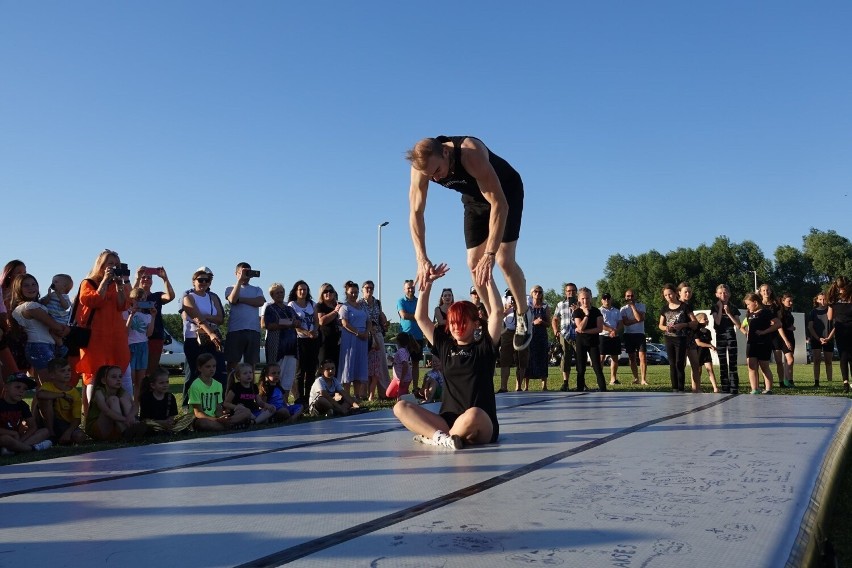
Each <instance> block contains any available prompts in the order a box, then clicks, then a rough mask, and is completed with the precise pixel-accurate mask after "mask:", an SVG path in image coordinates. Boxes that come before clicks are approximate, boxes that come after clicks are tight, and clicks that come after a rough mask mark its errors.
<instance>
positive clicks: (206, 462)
mask: <svg viewBox="0 0 852 568" xmlns="http://www.w3.org/2000/svg"><path fill="white" fill-rule="evenodd" d="M584 394H586V393H578V394H575V395H570V396H571V397H576V396H582V395H584ZM551 400H554V399H552V398H542V399H536V400H532V401H529V402H522V403H520V404H513V405H510V406H504V407H502V408H520V407H522V406H530V405H533V404H540V403H542V402H548V401H551ZM395 430H405V426H402V425H399V426H394V427H393V428H385V429H383V430H373V431H370V432H361V433H360V434H349V435H341V436H335V437H334V438H329V439H326V440H316V441H313V442H303V443H301V444H292V445H289V446H279V447H277V448H269V449H267V450H257V451H254V452H244V453H241V454H234V455H231V456H223V457H220V458H211V459H208V460H201V461H194V462H190V463H184V464H179V465H172V466H168V467H159V468H155V469H146V470H143V471H134V472H132V473H119V474H115V475H107V476H104V477H98V478H94V479H81V480H79V481H68V482H65V483H56V484H54V485H41V486H39V487H29V488H27V489H18V490H16V491H6V492H3V493H0V499H4V498H6V497H14V496H16V495H28V494H30V493H40V492H42V491H53V490H55V489H67V488H69V487H82V486H84V485H93V484H95V483H104V482H106V481H117V480H120V479H129V478H132V477H142V476H144V475H153V474H157V473H165V472H167V471H177V470H181V469H189V468H192V467H198V466H204V465H211V464H216V463H222V462H228V461H234V460H241V459H244V458H253V457H256V456H262V455H266V454H274V453H276V452H285V451H289V450H298V449H301V448H309V447H312V446H321V445H323V444H331V443H334V442H342V441H345V440H354V439H356V438H364V437H367V436H374V435H376V434H385V433H387V432H393V431H395Z"/></svg>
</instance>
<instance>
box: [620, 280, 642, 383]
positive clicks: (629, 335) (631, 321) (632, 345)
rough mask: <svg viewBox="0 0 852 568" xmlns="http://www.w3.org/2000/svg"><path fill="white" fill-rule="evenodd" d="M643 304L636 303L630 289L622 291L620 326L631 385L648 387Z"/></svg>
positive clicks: (632, 291) (634, 295)
mask: <svg viewBox="0 0 852 568" xmlns="http://www.w3.org/2000/svg"><path fill="white" fill-rule="evenodd" d="M645 311H646V308H645V304H643V303H642V302H637V301H636V292H635V291H634V290H633V289H632V288H628V289H627V290H625V291H624V305H623V306H621V312H620V313H621V324H622V325H623V326H624V335H623V337H624V350H625V351H627V357H628V359H629V360H630V371H631V372H632V373H633V384H634V385H639V384H641V385H642V386H648V362H647V359H646V358H645V355H646V352H647V349H648V348H647V339H645Z"/></svg>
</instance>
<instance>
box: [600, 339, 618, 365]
mask: <svg viewBox="0 0 852 568" xmlns="http://www.w3.org/2000/svg"><path fill="white" fill-rule="evenodd" d="M600 346H601V355H612V356H614V357H616V361H617V360H618V359H617V358H618V356H619V355H621V339H620V338H618V337H609V336H606V335H601V336H600Z"/></svg>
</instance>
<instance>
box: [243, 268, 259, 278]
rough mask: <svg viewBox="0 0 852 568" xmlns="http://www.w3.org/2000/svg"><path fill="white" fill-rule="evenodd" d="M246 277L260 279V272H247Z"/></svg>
mask: <svg viewBox="0 0 852 568" xmlns="http://www.w3.org/2000/svg"><path fill="white" fill-rule="evenodd" d="M246 276H248V277H249V278H260V270H246Z"/></svg>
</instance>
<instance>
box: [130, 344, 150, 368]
mask: <svg viewBox="0 0 852 568" xmlns="http://www.w3.org/2000/svg"><path fill="white" fill-rule="evenodd" d="M147 368H148V342H147V341H140V342H139V343H131V344H130V370H131V371H141V370H143V369H147Z"/></svg>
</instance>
